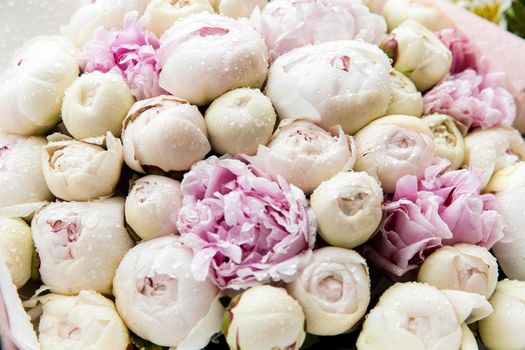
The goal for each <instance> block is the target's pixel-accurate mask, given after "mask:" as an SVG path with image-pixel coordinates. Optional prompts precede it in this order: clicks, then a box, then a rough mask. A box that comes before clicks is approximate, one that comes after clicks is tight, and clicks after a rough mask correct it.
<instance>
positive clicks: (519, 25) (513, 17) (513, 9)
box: [505, 0, 525, 38]
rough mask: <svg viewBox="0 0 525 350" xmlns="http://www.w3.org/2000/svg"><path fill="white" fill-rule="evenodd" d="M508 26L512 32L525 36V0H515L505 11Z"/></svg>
mask: <svg viewBox="0 0 525 350" xmlns="http://www.w3.org/2000/svg"><path fill="white" fill-rule="evenodd" d="M505 19H506V20H507V28H508V30H509V31H510V32H512V33H514V34H516V35H518V36H520V37H522V38H525V0H514V1H512V5H511V6H510V7H509V9H508V10H507V11H505Z"/></svg>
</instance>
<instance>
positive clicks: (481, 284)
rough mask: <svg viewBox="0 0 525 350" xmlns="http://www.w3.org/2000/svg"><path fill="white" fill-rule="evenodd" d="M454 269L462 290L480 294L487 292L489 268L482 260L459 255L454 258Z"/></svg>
mask: <svg viewBox="0 0 525 350" xmlns="http://www.w3.org/2000/svg"><path fill="white" fill-rule="evenodd" d="M454 267H455V268H456V271H457V276H458V281H459V286H460V288H461V289H462V290H464V291H466V292H471V293H478V294H485V293H486V292H487V284H488V276H487V273H488V270H489V266H488V265H487V264H485V263H484V262H483V261H482V260H481V259H479V258H475V257H472V256H470V257H469V256H463V255H459V256H456V257H455V258H454Z"/></svg>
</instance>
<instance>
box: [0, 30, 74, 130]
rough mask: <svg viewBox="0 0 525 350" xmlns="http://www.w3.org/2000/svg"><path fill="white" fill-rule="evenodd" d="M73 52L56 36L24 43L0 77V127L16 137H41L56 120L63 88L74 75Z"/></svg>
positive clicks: (66, 42) (71, 81)
mask: <svg viewBox="0 0 525 350" xmlns="http://www.w3.org/2000/svg"><path fill="white" fill-rule="evenodd" d="M75 54H76V49H75V47H74V46H73V45H72V44H71V43H70V42H69V41H68V40H66V39H64V38H62V37H59V36H41V37H37V38H34V39H32V40H30V41H29V42H27V43H26V44H25V45H24V46H23V47H22V48H21V49H20V50H19V51H18V52H17V53H16V54H15V56H14V57H13V59H12V61H11V62H12V63H11V65H10V67H9V68H8V69H7V70H6V71H5V72H4V73H3V75H2V74H0V110H1V111H2V113H0V125H1V126H2V130H3V131H5V132H9V133H14V134H19V135H28V136H30V135H36V134H44V133H45V132H47V131H48V130H49V129H51V128H52V127H54V126H55V124H57V123H58V121H59V120H60V106H61V105H62V98H63V97H64V92H65V91H66V89H67V87H68V86H69V85H71V84H72V83H73V82H74V81H75V79H76V78H77V76H78V72H79V69H78V64H77V61H76V58H75Z"/></svg>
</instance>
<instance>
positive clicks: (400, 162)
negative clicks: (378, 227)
mask: <svg viewBox="0 0 525 350" xmlns="http://www.w3.org/2000/svg"><path fill="white" fill-rule="evenodd" d="M355 141H356V144H357V162H356V165H355V167H354V168H355V169H356V170H358V171H366V172H367V173H368V174H370V175H372V176H373V177H375V178H376V179H378V180H379V181H380V182H381V184H382V186H383V190H384V191H385V193H393V192H394V190H395V187H396V183H397V181H398V180H399V179H400V178H402V177H403V176H405V175H416V176H417V177H418V178H421V177H422V176H423V174H424V171H425V168H426V167H427V166H429V165H430V164H432V161H433V160H434V152H435V147H434V141H433V135H432V132H431V131H430V129H429V128H428V126H427V125H426V124H425V122H423V121H422V120H421V119H419V118H416V117H411V116H404V115H395V116H388V117H384V118H381V119H378V120H376V121H374V122H372V123H370V124H368V125H367V126H366V127H365V128H363V129H362V130H361V131H359V132H358V133H357V134H356V135H355Z"/></svg>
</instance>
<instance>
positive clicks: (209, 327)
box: [113, 236, 224, 350]
mask: <svg viewBox="0 0 525 350" xmlns="http://www.w3.org/2000/svg"><path fill="white" fill-rule="evenodd" d="M191 261H192V253H191V250H190V249H188V248H186V247H184V246H183V245H182V244H180V243H179V241H178V239H177V238H176V237H173V236H167V237H160V238H156V239H153V240H150V241H147V242H143V243H139V244H138V245H137V246H135V247H134V248H133V249H131V250H130V251H129V252H128V253H127V254H126V256H125V257H124V259H122V262H121V263H120V265H119V267H118V269H117V272H116V274H115V280H114V285H113V293H114V295H115V303H116V305H117V310H118V311H119V313H120V315H121V316H122V318H123V319H124V322H126V324H127V326H128V327H129V329H131V331H133V332H134V333H135V334H137V335H138V336H140V337H142V338H144V339H146V340H149V341H151V342H153V343H155V344H157V345H161V346H173V347H177V349H185V350H191V349H203V348H204V347H206V345H207V344H208V342H209V340H210V337H211V336H212V335H213V334H215V333H216V332H218V331H219V330H220V328H221V321H222V314H223V311H224V308H223V307H222V306H221V304H220V302H219V301H218V298H217V293H218V291H217V289H216V288H215V287H214V286H213V284H212V283H211V282H210V281H209V280H205V281H201V282H198V281H195V280H194V279H193V277H192V275H191V272H190V265H191ZM192 345H193V346H192Z"/></svg>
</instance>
